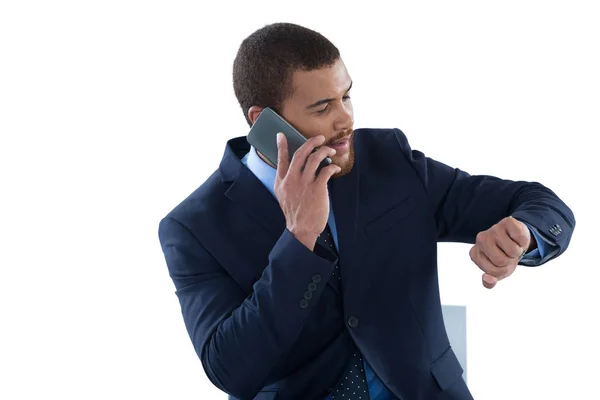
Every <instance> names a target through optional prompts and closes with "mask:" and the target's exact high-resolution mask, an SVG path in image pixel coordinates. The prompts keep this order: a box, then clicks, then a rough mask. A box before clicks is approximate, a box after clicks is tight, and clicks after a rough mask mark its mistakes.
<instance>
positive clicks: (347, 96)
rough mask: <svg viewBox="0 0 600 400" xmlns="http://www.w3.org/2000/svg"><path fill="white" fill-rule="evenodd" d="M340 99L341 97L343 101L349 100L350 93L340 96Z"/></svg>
mask: <svg viewBox="0 0 600 400" xmlns="http://www.w3.org/2000/svg"><path fill="white" fill-rule="evenodd" d="M342 99H343V100H344V101H346V100H350V95H349V94H347V95H345V96H344V97H342Z"/></svg>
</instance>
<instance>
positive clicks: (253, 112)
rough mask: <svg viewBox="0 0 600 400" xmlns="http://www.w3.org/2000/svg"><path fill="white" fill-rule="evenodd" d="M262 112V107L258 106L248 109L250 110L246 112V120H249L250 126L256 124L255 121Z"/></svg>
mask: <svg viewBox="0 0 600 400" xmlns="http://www.w3.org/2000/svg"><path fill="white" fill-rule="evenodd" d="M262 110H263V107H260V106H252V107H250V109H249V110H248V118H249V119H250V122H252V125H254V122H256V119H257V118H258V116H259V115H260V113H261V112H262Z"/></svg>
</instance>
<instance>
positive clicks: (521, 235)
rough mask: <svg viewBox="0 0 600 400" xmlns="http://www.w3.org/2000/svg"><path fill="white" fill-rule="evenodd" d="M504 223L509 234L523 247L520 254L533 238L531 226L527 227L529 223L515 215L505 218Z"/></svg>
mask: <svg viewBox="0 0 600 400" xmlns="http://www.w3.org/2000/svg"><path fill="white" fill-rule="evenodd" d="M502 224H503V225H504V228H505V229H506V232H507V233H508V236H510V238H511V239H512V240H513V241H514V242H515V243H517V244H518V245H519V246H520V247H521V251H520V252H519V255H520V254H521V253H522V252H523V250H526V249H527V248H528V247H529V242H530V240H531V233H530V232H529V228H527V225H525V224H524V223H522V222H521V221H519V220H517V219H515V218H513V217H507V218H504V220H502Z"/></svg>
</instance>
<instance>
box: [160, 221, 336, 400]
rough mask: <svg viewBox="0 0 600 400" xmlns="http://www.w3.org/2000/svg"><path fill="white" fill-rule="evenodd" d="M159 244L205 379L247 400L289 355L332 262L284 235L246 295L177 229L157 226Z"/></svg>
mask: <svg viewBox="0 0 600 400" xmlns="http://www.w3.org/2000/svg"><path fill="white" fill-rule="evenodd" d="M159 239H160V243H161V247H162V250H163V253H164V256H165V259H166V263H167V266H168V270H169V274H170V276H171V278H172V280H173V282H174V284H175V287H176V294H177V297H178V299H179V302H180V305H181V311H182V314H183V319H184V322H185V326H186V329H187V331H188V334H189V336H190V338H191V341H192V343H193V345H194V348H195V350H196V353H197V354H198V356H199V358H200V360H201V362H202V366H203V368H204V371H205V372H206V374H207V376H208V378H209V379H210V380H211V382H212V383H213V384H214V385H215V386H217V387H218V388H219V389H221V390H223V391H224V392H226V393H228V394H230V395H232V396H235V397H237V398H253V397H254V396H255V395H256V394H257V393H258V392H259V391H260V390H261V389H262V388H263V386H264V384H265V382H266V380H267V377H268V376H269V374H270V372H271V370H272V368H273V367H274V365H276V364H278V363H279V362H280V361H281V359H282V357H284V356H285V355H286V354H287V353H288V352H289V351H290V350H291V348H292V346H293V343H294V342H295V341H296V339H297V337H298V336H299V334H300V331H301V330H302V327H303V325H304V322H305V319H306V317H307V315H308V314H309V313H310V312H311V309H312V307H313V305H314V304H315V303H316V302H317V301H318V299H319V297H320V295H321V293H322V291H323V287H324V286H325V284H326V282H327V280H328V277H329V276H330V275H331V272H332V270H333V268H334V266H335V265H336V264H337V257H336V256H335V255H334V254H333V253H329V252H326V251H323V253H318V254H317V253H315V252H312V251H310V250H309V249H308V248H306V247H305V246H304V245H303V244H302V243H300V242H299V241H298V240H297V239H296V238H295V237H294V236H293V235H292V234H291V232H289V231H288V230H287V229H286V230H285V231H284V232H283V234H282V235H281V237H280V238H279V240H278V241H277V243H276V244H275V246H274V248H273V249H272V251H271V253H270V254H269V262H268V265H265V269H264V271H263V274H262V276H261V278H260V279H259V280H258V281H257V282H256V283H255V284H254V286H253V292H252V293H251V294H250V295H249V296H248V295H246V294H245V293H244V292H243V291H242V290H241V288H240V287H239V286H238V285H237V283H236V282H235V281H234V279H233V278H232V277H231V276H230V275H229V274H228V273H227V272H226V270H225V269H224V268H223V267H222V266H221V265H220V264H219V263H218V262H217V260H215V258H214V257H212V256H211V254H210V253H209V251H207V249H206V248H204V247H203V246H202V244H201V243H200V242H199V241H197V240H196V238H195V237H194V235H193V234H192V233H191V232H190V231H189V230H188V229H187V228H186V227H185V226H184V225H183V224H182V223H180V222H178V221H177V220H175V219H172V218H169V217H167V218H164V219H163V220H161V222H160V225H159ZM307 291H310V292H312V296H306V297H310V298H309V299H307V298H305V292H307Z"/></svg>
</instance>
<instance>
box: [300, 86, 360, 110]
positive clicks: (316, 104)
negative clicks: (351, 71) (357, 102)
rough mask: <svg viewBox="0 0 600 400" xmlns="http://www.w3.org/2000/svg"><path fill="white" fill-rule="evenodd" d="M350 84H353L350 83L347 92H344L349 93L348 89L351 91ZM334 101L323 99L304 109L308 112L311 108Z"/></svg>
mask: <svg viewBox="0 0 600 400" xmlns="http://www.w3.org/2000/svg"><path fill="white" fill-rule="evenodd" d="M352 83H353V82H350V86H349V87H348V90H346V93H348V92H349V91H350V89H352ZM334 100H335V99H323V100H319V101H317V102H316V103H313V104H311V105H309V106H308V107H306V109H307V110H310V109H311V108H315V107H319V106H320V105H323V104H326V103H329V102H332V101H334Z"/></svg>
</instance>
